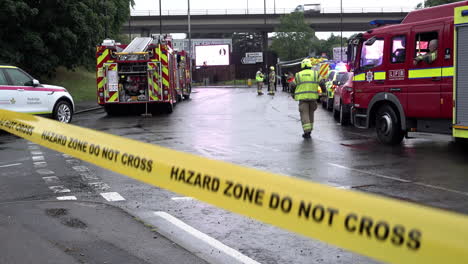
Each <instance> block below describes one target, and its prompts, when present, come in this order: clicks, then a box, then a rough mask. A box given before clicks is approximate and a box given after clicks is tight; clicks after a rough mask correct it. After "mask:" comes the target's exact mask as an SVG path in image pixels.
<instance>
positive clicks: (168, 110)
mask: <svg viewBox="0 0 468 264" xmlns="http://www.w3.org/2000/svg"><path fill="white" fill-rule="evenodd" d="M164 110H165V111H166V113H168V114H171V113H172V112H173V111H174V104H173V103H166V104H165V105H164Z"/></svg>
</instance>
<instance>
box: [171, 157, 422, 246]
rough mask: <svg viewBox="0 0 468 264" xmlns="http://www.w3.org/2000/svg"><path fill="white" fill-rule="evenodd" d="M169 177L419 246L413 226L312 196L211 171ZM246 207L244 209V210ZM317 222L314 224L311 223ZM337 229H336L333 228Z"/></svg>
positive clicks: (295, 216)
mask: <svg viewBox="0 0 468 264" xmlns="http://www.w3.org/2000/svg"><path fill="white" fill-rule="evenodd" d="M169 179H170V180H171V181H173V182H174V181H175V182H177V183H181V184H186V185H190V186H191V187H193V188H195V190H194V191H206V192H210V193H216V194H218V195H221V196H223V197H224V198H228V199H232V200H234V201H236V202H239V203H242V204H244V205H246V206H247V205H249V206H253V207H257V208H262V209H267V210H270V211H271V210H272V211H275V212H278V213H279V214H281V215H286V216H288V217H290V218H291V224H294V222H297V221H307V222H310V223H311V226H310V228H331V229H339V230H345V232H346V233H347V234H349V235H351V236H359V237H362V238H363V239H367V240H369V239H371V240H374V241H376V242H378V243H387V244H388V245H391V246H394V247H397V248H402V249H405V250H410V251H413V252H415V251H418V250H420V249H421V247H422V238H423V234H422V231H420V230H419V229H417V228H414V227H407V226H405V225H403V224H399V223H391V222H390V221H387V220H385V219H378V218H376V217H371V216H368V215H365V214H361V213H358V212H349V210H346V209H345V208H339V207H338V206H336V207H335V206H331V205H327V204H324V203H317V202H314V201H313V199H310V200H307V199H296V200H295V199H294V198H293V197H294V196H293V195H288V194H287V193H286V192H274V191H268V190H267V188H265V187H259V186H255V187H254V186H249V185H248V184H242V183H239V182H236V181H234V180H227V179H224V180H223V179H221V178H220V177H216V176H214V175H207V174H204V173H202V172H197V171H193V170H188V169H185V168H181V167H176V166H174V167H172V168H171V171H170V175H169ZM248 210H249V209H246V211H248ZM313 225H318V226H313ZM337 231H338V230H337Z"/></svg>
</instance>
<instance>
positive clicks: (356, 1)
mask: <svg viewBox="0 0 468 264" xmlns="http://www.w3.org/2000/svg"><path fill="white" fill-rule="evenodd" d="M187 1H188V0H161V6H162V8H161V9H162V10H187ZM263 2H264V1H263V0H231V1H227V0H190V8H191V9H192V10H194V9H246V8H247V3H248V8H249V9H263ZM420 2H422V0H343V8H344V9H346V8H376V7H378V8H382V7H383V8H401V7H403V8H414V7H415V6H416V5H417V4H418V3H420ZM275 4H276V8H277V9H281V8H288V9H293V8H295V7H296V6H298V5H302V4H321V6H322V8H326V9H330V8H332V9H335V8H336V9H339V7H340V0H324V1H321V0H317V1H313V0H266V5H267V8H271V9H272V8H273V6H274V5H275ZM134 10H159V0H135V6H134ZM350 34H352V33H344V36H348V35H350ZM316 35H317V36H318V37H319V38H326V37H328V36H329V35H330V33H325V32H319V33H317V34H316ZM182 36H183V35H182ZM179 37H180V36H179Z"/></svg>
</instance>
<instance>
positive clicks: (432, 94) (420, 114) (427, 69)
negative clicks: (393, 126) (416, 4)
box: [406, 23, 444, 118]
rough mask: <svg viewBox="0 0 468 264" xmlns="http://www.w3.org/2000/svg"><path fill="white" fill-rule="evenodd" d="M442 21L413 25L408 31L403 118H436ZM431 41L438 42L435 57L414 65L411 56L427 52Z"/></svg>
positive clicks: (438, 96) (439, 95) (438, 99)
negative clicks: (404, 114) (406, 85)
mask: <svg viewBox="0 0 468 264" xmlns="http://www.w3.org/2000/svg"><path fill="white" fill-rule="evenodd" d="M443 28H444V25H443V23H438V24H431V25H424V26H417V27H414V28H413V30H412V32H411V43H410V47H412V51H411V56H412V57H411V58H412V59H411V60H410V61H409V62H408V63H409V65H408V68H409V70H408V82H407V83H408V111H407V113H406V115H407V117H415V118H440V117H441V111H440V100H441V83H442V66H443V57H444V56H443V55H444V51H443V49H442V46H443V45H442V43H443V40H444V38H443ZM431 40H437V41H438V48H437V58H436V60H435V61H432V62H430V61H429V62H428V61H427V60H426V59H424V60H423V61H419V62H418V63H416V64H415V61H414V58H416V57H418V56H423V55H426V54H428V53H429V43H430V41H431Z"/></svg>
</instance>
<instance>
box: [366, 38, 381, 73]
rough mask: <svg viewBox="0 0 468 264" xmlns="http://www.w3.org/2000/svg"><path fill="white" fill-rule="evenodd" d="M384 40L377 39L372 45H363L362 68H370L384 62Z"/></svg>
mask: <svg viewBox="0 0 468 264" xmlns="http://www.w3.org/2000/svg"><path fill="white" fill-rule="evenodd" d="M383 48H384V40H383V39H377V40H375V41H374V43H372V45H366V44H363V45H362V51H361V68H362V69H370V68H374V67H377V66H379V65H381V64H382V59H383Z"/></svg>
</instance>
